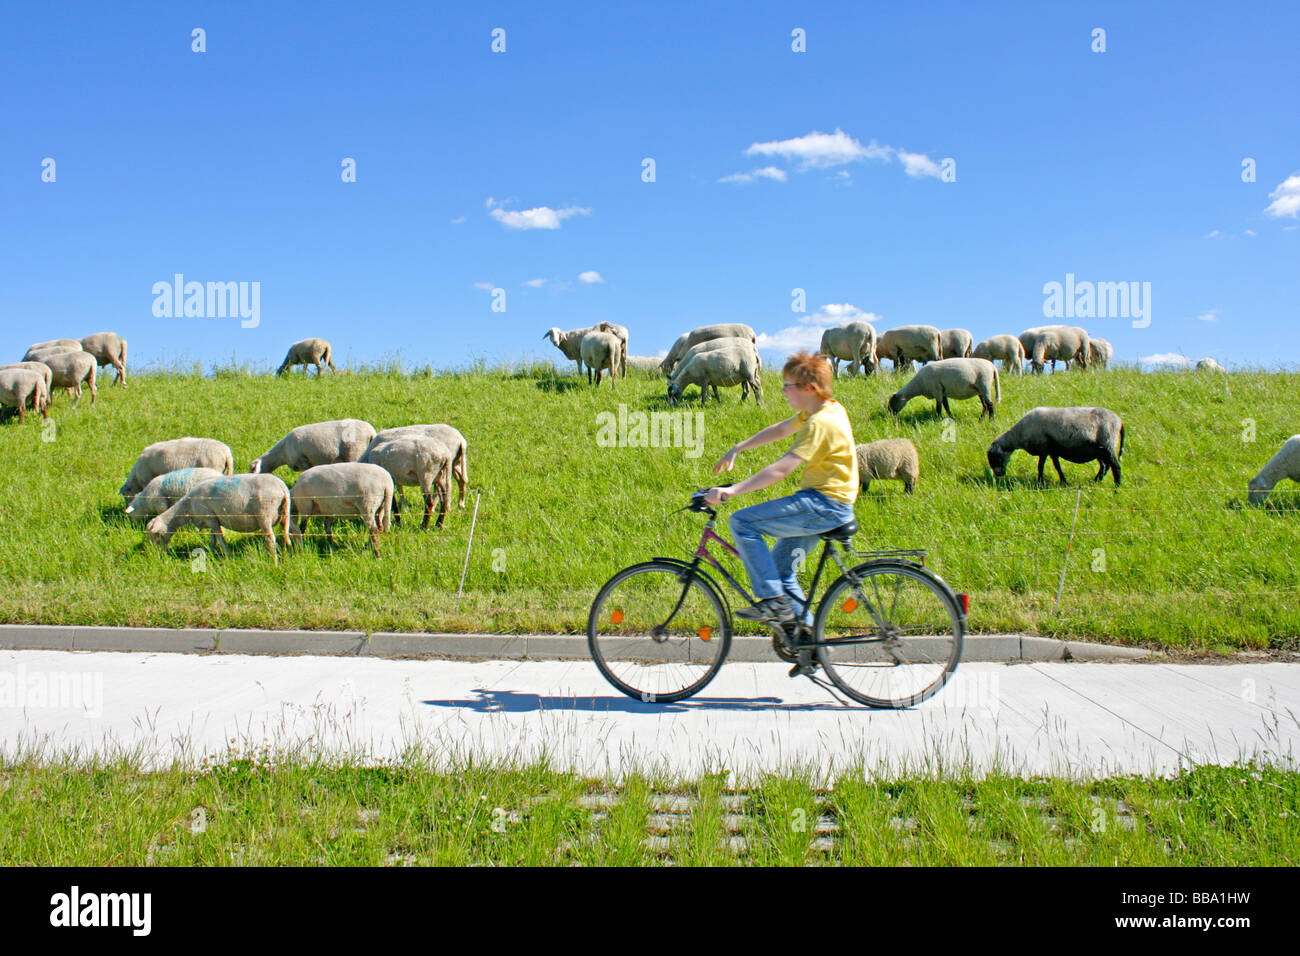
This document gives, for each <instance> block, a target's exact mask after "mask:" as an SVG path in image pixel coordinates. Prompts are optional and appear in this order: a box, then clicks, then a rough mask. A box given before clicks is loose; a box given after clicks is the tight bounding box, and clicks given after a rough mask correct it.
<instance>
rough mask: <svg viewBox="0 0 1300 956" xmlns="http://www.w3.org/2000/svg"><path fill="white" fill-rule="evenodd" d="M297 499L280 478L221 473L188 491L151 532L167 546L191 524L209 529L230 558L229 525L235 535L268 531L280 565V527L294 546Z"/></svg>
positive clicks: (216, 544)
mask: <svg viewBox="0 0 1300 956" xmlns="http://www.w3.org/2000/svg"><path fill="white" fill-rule="evenodd" d="M290 507H291V499H290V498H289V488H288V486H287V485H285V483H284V482H283V481H281V480H280V479H279V478H277V477H276V476H275V475H218V476H217V477H216V478H208V479H206V480H204V481H200V482H199V483H198V484H197V485H195V486H194V487H193V488H191V489H190V490H189V491H187V492H186V493H185V496H184V497H183V498H181V499H180V500H179V501H178V502H176V504H174V505H172V506H171V507H170V508H168V509H167V510H166V511H164V512H163V513H162V514H160V515H157V516H156V517H154V518H151V519H150V520H149V523H148V524H147V525H145V534H146V536H147V537H148V538H149V540H150V541H152V542H153V543H154V544H156V545H158V546H159V547H162V548H165V547H167V545H168V543H169V542H170V541H171V539H172V535H174V534H175V533H176V532H177V530H179V529H180V528H183V527H185V526H186V525H195V526H196V527H199V528H207V529H208V531H209V532H211V535H212V546H213V547H214V548H216V549H217V550H218V551H220V552H221V553H222V554H223V555H224V554H226V553H227V552H226V539H225V537H224V536H223V535H222V533H221V529H222V528H223V527H225V528H229V529H230V530H231V531H239V532H256V531H261V532H262V540H264V541H265V542H266V547H267V550H268V551H270V552H271V557H272V558H273V559H274V560H275V562H276V564H279V563H280V557H279V550H278V549H277V548H276V546H275V532H274V531H273V530H272V529H273V528H274V527H275V526H276V525H282V526H283V528H284V546H285V547H286V548H287V547H289V524H290V520H291V519H290Z"/></svg>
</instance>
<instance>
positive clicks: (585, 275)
mask: <svg viewBox="0 0 1300 956" xmlns="http://www.w3.org/2000/svg"><path fill="white" fill-rule="evenodd" d="M578 281H579V282H586V283H588V284H590V283H593V282H604V281H605V277H604V276H602V275H601V274H600V273H599V272H597V271H596V270H595V269H588V270H587V271H586V272H579V273H578Z"/></svg>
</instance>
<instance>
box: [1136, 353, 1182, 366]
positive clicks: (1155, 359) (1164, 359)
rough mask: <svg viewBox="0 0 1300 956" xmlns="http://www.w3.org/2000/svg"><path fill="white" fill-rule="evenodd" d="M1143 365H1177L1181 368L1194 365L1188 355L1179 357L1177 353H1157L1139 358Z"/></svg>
mask: <svg viewBox="0 0 1300 956" xmlns="http://www.w3.org/2000/svg"><path fill="white" fill-rule="evenodd" d="M1138 361H1139V362H1141V363H1142V364H1143V365H1177V366H1179V367H1181V368H1187V367H1188V366H1190V365H1191V364H1192V360H1191V359H1189V358H1188V357H1187V356H1186V355H1179V354H1178V353H1177V352H1157V353H1156V354H1155V355H1143V356H1140V357H1139V358H1138Z"/></svg>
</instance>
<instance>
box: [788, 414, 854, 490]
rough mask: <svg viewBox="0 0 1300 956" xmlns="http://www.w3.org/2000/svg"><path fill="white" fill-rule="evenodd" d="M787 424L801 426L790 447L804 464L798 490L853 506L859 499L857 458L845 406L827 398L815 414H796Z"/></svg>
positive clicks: (851, 428)
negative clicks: (820, 494)
mask: <svg viewBox="0 0 1300 956" xmlns="http://www.w3.org/2000/svg"><path fill="white" fill-rule="evenodd" d="M789 420H790V421H793V422H796V423H798V424H800V425H803V428H802V429H800V430H799V433H798V434H797V435H795V440H794V444H793V445H791V446H790V451H791V452H793V453H794V454H796V455H798V456H799V457H800V458H802V459H803V460H804V461H805V462H807V464H806V465H805V467H804V470H803V483H802V484H801V485H800V486H799V488H800V489H801V490H802V489H804V488H811V489H812V490H813V491H818V492H821V493H822V494H823V495H825V496H826V497H828V498H834V499H835V500H836V501H842V502H844V503H845V504H849V505H851V504H853V502H855V501H856V500H857V498H858V487H859V484H858V456H857V452H856V449H855V446H854V443H853V427H852V426H851V425H850V424H849V415H848V412H846V411H845V410H844V406H843V405H841V404H840V403H839V402H837V401H835V399H833V398H828V399H827V400H826V403H825V404H824V405H822V407H821V408H819V409H818V410H817V411H815V412H812V413H809V412H799V413H798V414H797V415H795V416H794V417H793V418H791V419H789Z"/></svg>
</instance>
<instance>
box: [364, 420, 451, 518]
mask: <svg viewBox="0 0 1300 956" xmlns="http://www.w3.org/2000/svg"><path fill="white" fill-rule="evenodd" d="M361 460H362V462H364V463H366V464H370V465H378V466H379V467H381V468H383V469H384V470H385V471H386V472H388V474H390V475H391V476H392V478H393V488H394V494H393V498H392V502H393V521H394V522H395V523H397V524H401V523H402V516H401V515H402V489H403V488H405V487H407V486H408V485H415V486H417V487H418V488H419V489H420V494H421V495H423V496H424V524H422V525H420V528H421V530H425V529H427V528H428V527H429V517H430V516H431V515H432V514H433V493H432V492H433V488H434V487H435V486H436V487H437V489H438V501H439V507H438V524H437V527H438V528H441V527H442V519H443V517H444V516H445V515H446V514H447V499H448V497H449V495H448V488H447V485H448V482H447V473H448V472H449V471H450V470H451V468H450V465H451V458H450V457H449V456H448V455H447V448H446V446H445V445H444V444H443V443H442V442H440V441H438V440H437V439H435V438H431V437H429V436H428V435H420V434H407V435H403V436H401V437H398V438H387V439H385V438H381V437H377V438H376V439H375V441H374V442H373V443H372V444H371V445H370V447H369V448H367V449H366V453H365V455H364V456H363V457H362V459H361Z"/></svg>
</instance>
